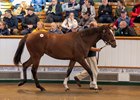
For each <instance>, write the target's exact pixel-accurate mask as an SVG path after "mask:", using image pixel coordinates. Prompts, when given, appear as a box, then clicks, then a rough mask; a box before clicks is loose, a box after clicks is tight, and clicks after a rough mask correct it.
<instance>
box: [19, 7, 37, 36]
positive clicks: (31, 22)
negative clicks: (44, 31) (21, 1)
mask: <svg viewBox="0 0 140 100" xmlns="http://www.w3.org/2000/svg"><path fill="white" fill-rule="evenodd" d="M38 21H39V18H38V16H37V15H35V13H34V8H32V7H29V8H27V15H26V16H25V18H24V19H23V22H22V26H23V28H24V30H22V31H21V34H22V35H26V34H28V33H31V32H32V31H33V30H34V29H35V28H36V27H37V22H38Z"/></svg>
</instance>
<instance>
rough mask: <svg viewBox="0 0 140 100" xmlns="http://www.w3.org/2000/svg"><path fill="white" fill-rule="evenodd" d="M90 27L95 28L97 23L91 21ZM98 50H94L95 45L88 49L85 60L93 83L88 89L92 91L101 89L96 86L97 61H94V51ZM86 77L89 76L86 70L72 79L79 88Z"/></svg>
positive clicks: (98, 49)
mask: <svg viewBox="0 0 140 100" xmlns="http://www.w3.org/2000/svg"><path fill="white" fill-rule="evenodd" d="M90 25H91V27H92V28H96V27H97V22H96V21H92V22H91V24H90ZM100 50H101V48H96V45H94V46H92V47H91V48H90V51H89V53H88V57H87V58H86V61H87V63H88V65H89V67H90V68H91V71H92V73H93V83H92V82H90V84H89V87H90V89H93V90H101V88H100V87H98V85H97V76H98V71H99V69H98V67H97V59H96V51H100ZM88 75H89V74H88V73H87V71H86V70H83V71H82V72H80V73H78V74H76V75H75V77H74V79H75V80H76V82H77V85H78V86H79V87H81V85H80V81H81V80H82V79H84V78H86V77H87V76H88Z"/></svg>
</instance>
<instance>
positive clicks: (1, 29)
mask: <svg viewBox="0 0 140 100" xmlns="http://www.w3.org/2000/svg"><path fill="white" fill-rule="evenodd" d="M0 35H10V32H9V30H8V28H7V26H6V23H5V22H3V21H0Z"/></svg>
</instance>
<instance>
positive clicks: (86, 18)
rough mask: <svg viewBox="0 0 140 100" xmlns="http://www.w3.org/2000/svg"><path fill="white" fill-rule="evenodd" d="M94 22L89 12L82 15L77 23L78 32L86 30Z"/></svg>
mask: <svg viewBox="0 0 140 100" xmlns="http://www.w3.org/2000/svg"><path fill="white" fill-rule="evenodd" d="M94 20H95V19H94V17H93V16H90V13H89V12H86V13H84V14H83V16H82V19H81V20H80V22H79V31H80V30H84V29H86V28H88V27H89V26H90V23H91V22H92V21H94Z"/></svg>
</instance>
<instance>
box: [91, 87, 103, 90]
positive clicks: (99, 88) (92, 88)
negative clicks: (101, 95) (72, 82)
mask: <svg viewBox="0 0 140 100" xmlns="http://www.w3.org/2000/svg"><path fill="white" fill-rule="evenodd" d="M90 90H102V88H101V87H98V88H95V87H90Z"/></svg>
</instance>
